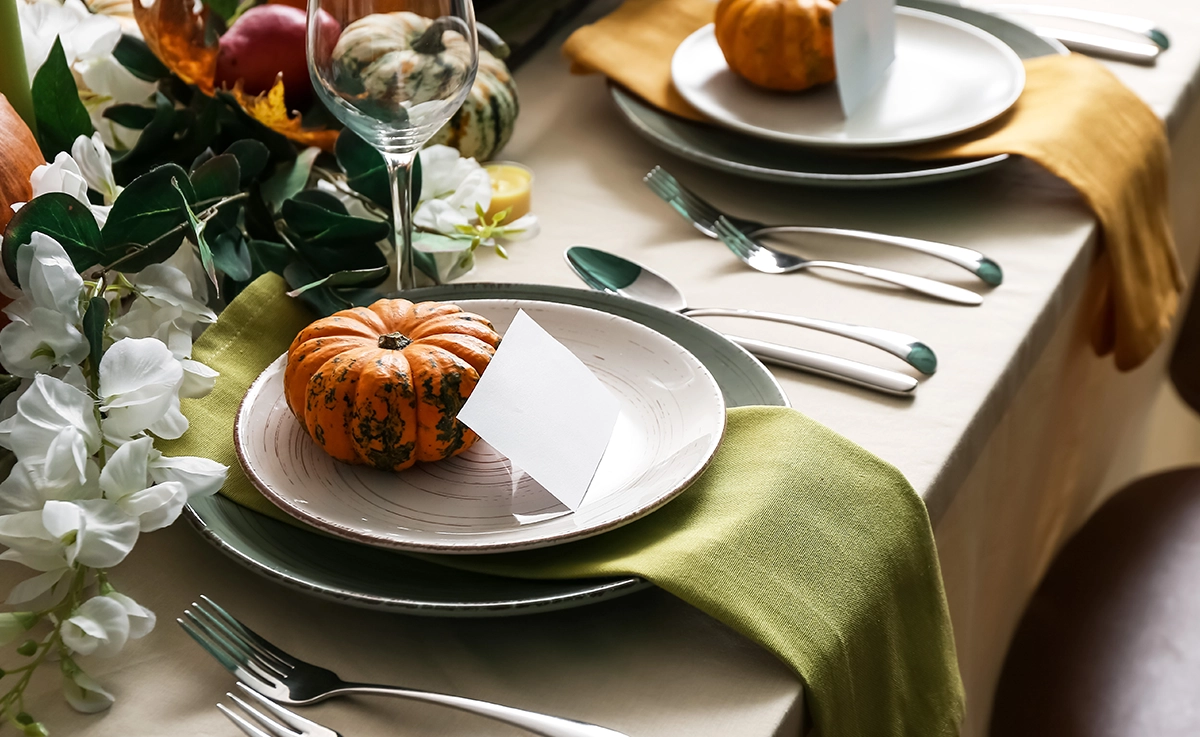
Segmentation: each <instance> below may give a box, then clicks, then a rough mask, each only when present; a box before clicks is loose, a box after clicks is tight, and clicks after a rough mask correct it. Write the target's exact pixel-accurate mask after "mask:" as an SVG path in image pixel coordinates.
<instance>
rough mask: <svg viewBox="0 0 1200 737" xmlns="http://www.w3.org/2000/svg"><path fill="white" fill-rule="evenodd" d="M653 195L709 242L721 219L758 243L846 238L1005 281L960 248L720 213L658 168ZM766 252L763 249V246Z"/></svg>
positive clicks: (649, 179) (995, 267)
mask: <svg viewBox="0 0 1200 737" xmlns="http://www.w3.org/2000/svg"><path fill="white" fill-rule="evenodd" d="M642 181H644V182H645V183H646V185H647V186H649V187H650V189H651V191H653V192H654V194H656V195H658V196H659V197H660V198H661V199H662V200H664V201H665V202H666V203H667V204H668V205H670V206H671V207H672V208H674V209H675V211H676V212H678V213H679V214H680V215H682V216H683V217H684V219H685V220H687V221H688V222H690V223H691V224H692V225H693V226H694V227H695V228H696V230H699V231H700V232H701V233H703V234H704V235H706V236H708V237H709V238H717V237H718V236H717V227H716V226H717V218H719V217H721V216H722V215H724V216H725V219H726V220H728V221H729V222H730V223H732V224H733V226H734V227H735V228H737V229H738V230H740V231H741V232H742V233H744V234H745V235H746V237H747V238H750V239H757V238H759V237H760V236H764V235H769V234H771V233H802V234H808V235H836V236H842V237H846V238H856V239H858V240H865V241H872V242H874V243H882V244H884V245H888V246H897V247H899V248H906V249H908V250H910V251H918V252H920V253H924V254H926V255H928V256H933V257H935V258H940V259H942V260H944V261H949V262H950V263H952V264H954V265H955V266H960V267H962V268H964V269H966V270H967V271H969V272H971V273H972V274H974V275H975V276H977V277H979V279H980V280H981V281H982V282H984V283H985V284H988V285H990V286H993V287H994V286H997V285H999V284H1000V283H1001V282H1002V281H1004V272H1003V270H1001V268H1000V265H999V264H997V263H996V262H995V261H993V260H991V259H990V258H988V257H987V256H984V255H983V254H982V253H980V252H979V251H974V250H972V249H970V248H963V247H962V246H952V245H950V244H948V243H938V242H936V241H927V240H922V239H920V238H906V237H904V236H898V235H887V234H885V233H874V232H871V231H868V230H852V229H849V228H822V227H816V226H811V225H767V224H765V223H760V222H757V221H755V220H747V219H746V218H739V217H734V216H733V215H730V214H729V213H727V212H723V211H721V210H719V209H717V208H716V207H714V206H713V205H712V204H710V203H709V202H708V201H706V200H704V199H703V198H701V197H700V196H699V195H698V194H696V193H695V192H693V191H691V190H690V189H688V188H687V187H685V186H683V185H682V184H680V183H679V180H678V179H676V178H675V177H673V176H671V174H670V173H669V172H668V171H667V170H666V169H663V168H662V167H661V166H656V167H654V168H653V169H651V170H650V172H649V173H648V174H646V176H645V177H644V178H643V180H642ZM764 248H765V246H764Z"/></svg>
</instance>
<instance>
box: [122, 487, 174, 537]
mask: <svg viewBox="0 0 1200 737" xmlns="http://www.w3.org/2000/svg"><path fill="white" fill-rule="evenodd" d="M187 500H188V495H187V490H186V489H184V488H183V484H181V483H179V482H177V481H166V482H164V483H161V484H155V485H154V486H151V487H150V488H148V489H144V490H142V491H139V492H136V493H133V494H129V495H128V496H124V497H121V498H120V499H119V500H117V506H119V507H120V508H121V509H122V510H123V511H124V512H125V513H126V514H128V515H129V516H131V517H137V519H138V523H139V525H140V526H141V530H142V532H154V531H155V530H161V529H162V528H164V527H167V526H168V525H170V524H171V523H172V522H174V521H175V520H177V519H179V513H180V512H182V511H183V505H185V504H187Z"/></svg>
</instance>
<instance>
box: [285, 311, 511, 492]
mask: <svg viewBox="0 0 1200 737" xmlns="http://www.w3.org/2000/svg"><path fill="white" fill-rule="evenodd" d="M499 344H500V336H499V335H498V334H497V333H496V331H495V329H494V328H493V327H492V324H491V323H490V322H488V321H487V320H485V319H484V318H482V317H480V316H479V315H475V314H472V313H470V312H463V311H462V310H461V309H460V308H459V307H457V306H455V305H452V304H443V303H439V302H421V303H419V304H415V305H414V304H413V303H412V302H409V301H408V300H404V299H383V300H379V301H378V302H376V303H375V304H373V305H371V306H370V307H355V308H354V309H350V310H342V311H341V312H337V313H334V314H333V315H330V316H329V317H326V318H322V319H320V320H317V321H316V322H314V323H313V324H311V325H309V326H308V327H307V328H305V329H304V330H302V331H300V334H299V335H297V336H296V339H295V340H294V341H292V345H291V347H290V348H289V349H288V359H287V369H286V371H285V372H284V379H283V381H284V393H285V395H286V398H287V403H288V407H290V408H291V410H292V413H293V414H294V415H296V418H297V419H299V420H300V422H301V424H303V425H304V427H305V429H307V430H308V434H309V436H310V437H311V438H312V439H313V440H314V441H316V442H317V444H318V445H320V446H321V447H322V448H323V449H324V450H325V452H326V453H328V454H329V455H331V456H333V457H334V458H336V459H338V460H340V461H345V462H347V463H356V464H361V465H368V466H374V467H375V468H379V469H383V470H387V471H402V470H404V469H406V468H408V467H410V466H412V465H413V464H414V463H416V462H417V461H440V460H442V459H444V458H449V457H451V456H454V455H457V454H459V453H461V452H463V451H464V450H466V449H468V448H470V447H471V446H472V445H473V444H474V443H475V441H476V440H478V436H477V435H476V434H475V433H474V432H473V431H472V430H471V429H470V428H468V427H467V426H466V425H463V424H462V423H461V422H459V421H458V419H457V417H458V411H459V410H460V409H462V406H463V404H464V403H466V401H467V397H469V396H471V392H472V391H473V390H474V389H475V385H476V384H477V383H478V382H479V376H480V375H481V374H482V373H483V370H484V369H485V368H487V365H488V362H490V361H491V359H492V356H493V355H494V354H495V352H496V346H498V345H499Z"/></svg>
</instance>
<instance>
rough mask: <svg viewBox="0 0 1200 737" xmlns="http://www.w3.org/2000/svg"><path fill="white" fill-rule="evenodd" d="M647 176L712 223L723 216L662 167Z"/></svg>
mask: <svg viewBox="0 0 1200 737" xmlns="http://www.w3.org/2000/svg"><path fill="white" fill-rule="evenodd" d="M647 176H649V177H653V178H654V180H655V181H658V182H660V183H661V184H663V185H664V186H667V187H669V189H670V190H671V191H672V192H674V193H675V195H676V196H677V197H679V198H681V199H682V200H683V202H684V204H685V205H687V206H689V207H688V209H689V210H690V211H692V212H694V213H696V214H701V215H704V216H706V219H708V220H712V221H715V220H716V219H717V218H718V217H720V216H721V215H722V214H723V213H722V212H721V211H720V210H718V209H717V208H716V207H714V206H713V205H712V203H710V202H708V201H707V200H705V199H704V198H702V197H700V196H699V195H697V194H696V193H695V192H693V191H692V190H690V189H688V188H687V187H685V186H683V185H682V184H680V183H679V180H678V179H676V178H675V177H674V175H672V174H671V173H670V172H668V171H667V170H666V169H664V168H662V167H661V166H656V167H654V169H653V170H652V171H651V172H650V174H648V175H647Z"/></svg>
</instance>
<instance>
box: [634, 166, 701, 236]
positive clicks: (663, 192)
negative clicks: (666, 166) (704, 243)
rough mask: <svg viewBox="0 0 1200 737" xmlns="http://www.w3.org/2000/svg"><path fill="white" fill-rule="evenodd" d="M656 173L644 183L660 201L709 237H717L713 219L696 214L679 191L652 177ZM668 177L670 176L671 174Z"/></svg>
mask: <svg viewBox="0 0 1200 737" xmlns="http://www.w3.org/2000/svg"><path fill="white" fill-rule="evenodd" d="M652 174H654V172H650V174H647V175H646V177H645V179H644V180H643V181H645V182H646V184H647V186H649V187H650V190H651V191H653V192H654V194H656V195H658V196H659V199H661V200H663V201H664V202H666V203H667V204H668V205H670V206H671V209H673V210H675V212H677V213H679V214H680V215H682V216H683V219H684V220H687V221H688V222H689V223H691V224H692V225H693V226H694V227H695V228H696V229H697V230H699V231H700V232H701V233H704V234H705V235H707V236H710V237H715V235H714V231H713V222H712V218H710V217H706V216H705V214H704V213H702V212H695V211H693V209H692V208H691V207H690V206H689V204H688V203H687V202H686V201H685V200H684V199H683V198H682V197H681V196H680V194H679V192H678V190H676V189H675V188H674V187H672V186H671V185H670V184H669V183H667V182H663V181H662V180H660V179H658V178H655V177H653V176H651V175H652ZM667 176H670V175H669V174H668V175H667Z"/></svg>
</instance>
